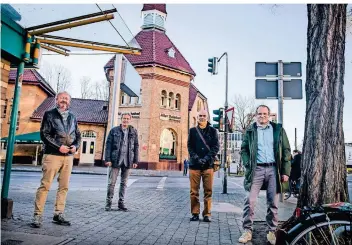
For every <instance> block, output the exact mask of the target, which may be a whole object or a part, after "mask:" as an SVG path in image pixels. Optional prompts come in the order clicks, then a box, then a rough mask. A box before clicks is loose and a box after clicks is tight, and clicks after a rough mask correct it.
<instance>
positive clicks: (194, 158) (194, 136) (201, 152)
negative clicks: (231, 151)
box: [187, 123, 219, 170]
mask: <svg viewBox="0 0 352 245" xmlns="http://www.w3.org/2000/svg"><path fill="white" fill-rule="evenodd" d="M197 127H198V126H197ZM198 129H199V131H200V132H201V133H202V135H203V138H204V140H205V141H206V143H207V145H208V146H209V148H210V151H209V150H208V148H207V147H206V146H205V145H204V143H203V141H202V139H201V137H200V136H199V134H198V132H197V129H196V128H191V129H190V130H189V135H188V142H187V147H188V153H189V155H190V164H189V168H190V169H196V170H201V169H209V168H213V165H214V157H215V156H216V155H217V154H218V152H219V136H218V131H217V130H216V129H215V128H213V127H212V126H210V123H208V124H207V126H206V128H204V129H201V128H199V127H198ZM202 158H203V159H204V160H205V161H206V164H205V165H204V166H201V164H200V163H199V160H200V159H202Z"/></svg>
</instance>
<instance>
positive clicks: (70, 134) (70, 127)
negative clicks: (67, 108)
mask: <svg viewBox="0 0 352 245" xmlns="http://www.w3.org/2000/svg"><path fill="white" fill-rule="evenodd" d="M40 138H41V140H42V141H43V142H44V154H51V155H59V156H68V155H72V153H70V152H69V153H66V154H63V153H61V152H60V151H59V149H60V147H61V146H62V145H66V146H75V147H76V149H77V150H78V148H79V147H80V144H81V133H80V131H79V129H78V125H77V119H76V117H75V116H74V115H73V114H72V113H71V112H69V114H68V117H67V128H65V127H64V122H63V119H62V116H61V114H60V113H59V112H58V110H57V109H56V108H54V109H52V110H49V111H46V112H45V113H44V116H43V120H42V124H41V126H40Z"/></svg>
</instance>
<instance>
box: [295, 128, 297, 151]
mask: <svg viewBox="0 0 352 245" xmlns="http://www.w3.org/2000/svg"><path fill="white" fill-rule="evenodd" d="M295 150H297V128H295Z"/></svg>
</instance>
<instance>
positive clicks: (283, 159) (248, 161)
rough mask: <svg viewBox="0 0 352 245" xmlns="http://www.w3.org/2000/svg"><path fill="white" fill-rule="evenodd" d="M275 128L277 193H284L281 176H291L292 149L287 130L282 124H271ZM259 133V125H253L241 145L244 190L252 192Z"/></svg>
mask: <svg viewBox="0 0 352 245" xmlns="http://www.w3.org/2000/svg"><path fill="white" fill-rule="evenodd" d="M270 124H271V126H272V127H273V137H274V156H275V163H276V166H277V170H278V171H277V173H276V180H277V187H278V188H277V192H278V193H280V192H282V186H281V175H287V176H289V175H290V171H291V162H290V160H291V149H290V143H289V141H288V138H287V135H286V132H285V130H284V129H283V127H282V125H281V124H276V123H273V122H270ZM257 150H258V133H257V123H253V124H252V125H251V126H250V127H248V129H247V130H246V133H245V134H244V137H243V141H242V145H241V158H242V162H243V166H244V167H245V169H246V171H245V178H244V188H245V190H246V191H250V190H251V186H252V180H253V176H254V170H255V169H256V167H257Z"/></svg>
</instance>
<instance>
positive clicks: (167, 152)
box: [159, 129, 177, 160]
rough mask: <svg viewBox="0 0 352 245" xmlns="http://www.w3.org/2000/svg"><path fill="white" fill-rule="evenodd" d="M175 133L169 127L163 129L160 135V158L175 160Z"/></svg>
mask: <svg viewBox="0 0 352 245" xmlns="http://www.w3.org/2000/svg"><path fill="white" fill-rule="evenodd" d="M176 140H177V137H176V133H175V132H174V131H173V130H171V129H164V130H163V131H162V132H161V135H160V153H159V154H160V155H159V158H160V159H170V160H176Z"/></svg>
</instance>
